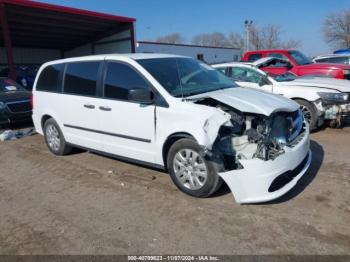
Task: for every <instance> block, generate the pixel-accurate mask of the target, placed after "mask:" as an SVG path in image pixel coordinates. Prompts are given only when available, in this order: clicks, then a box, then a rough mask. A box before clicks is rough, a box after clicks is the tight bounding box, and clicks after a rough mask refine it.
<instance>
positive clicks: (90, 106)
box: [84, 104, 95, 109]
mask: <svg viewBox="0 0 350 262" xmlns="http://www.w3.org/2000/svg"><path fill="white" fill-rule="evenodd" d="M84 107H86V108H89V109H95V106H94V105H90V104H85V105H84Z"/></svg>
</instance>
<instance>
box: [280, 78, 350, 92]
mask: <svg viewBox="0 0 350 262" xmlns="http://www.w3.org/2000/svg"><path fill="white" fill-rule="evenodd" d="M279 84H282V85H291V86H311V87H323V88H329V89H333V90H338V91H339V92H347V93H348V92H350V81H349V80H342V79H335V78H327V77H300V78H297V79H295V80H293V81H290V82H280V83H279Z"/></svg>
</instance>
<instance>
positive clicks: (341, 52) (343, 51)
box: [334, 48, 350, 55]
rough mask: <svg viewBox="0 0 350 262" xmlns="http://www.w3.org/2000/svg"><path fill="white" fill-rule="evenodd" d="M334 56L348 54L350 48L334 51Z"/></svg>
mask: <svg viewBox="0 0 350 262" xmlns="http://www.w3.org/2000/svg"><path fill="white" fill-rule="evenodd" d="M334 54H338V55H340V54H350V48H344V49H339V50H336V51H334Z"/></svg>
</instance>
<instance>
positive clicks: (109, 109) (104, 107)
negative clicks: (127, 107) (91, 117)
mask: <svg viewBox="0 0 350 262" xmlns="http://www.w3.org/2000/svg"><path fill="white" fill-rule="evenodd" d="M99 108H100V110H102V111H112V108H110V107H108V106H100V107H99Z"/></svg>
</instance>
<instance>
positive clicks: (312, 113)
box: [295, 99, 318, 131]
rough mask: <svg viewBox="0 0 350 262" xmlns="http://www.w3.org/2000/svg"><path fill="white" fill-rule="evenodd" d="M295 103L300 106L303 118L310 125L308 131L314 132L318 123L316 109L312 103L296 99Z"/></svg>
mask: <svg viewBox="0 0 350 262" xmlns="http://www.w3.org/2000/svg"><path fill="white" fill-rule="evenodd" d="M295 102H297V103H298V104H299V105H300V106H301V110H302V112H303V115H304V118H305V120H306V121H307V122H308V123H309V125H310V131H313V130H315V129H316V128H317V122H318V116H317V109H316V108H315V106H314V105H313V104H312V103H310V102H308V101H305V100H301V99H297V100H295Z"/></svg>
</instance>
